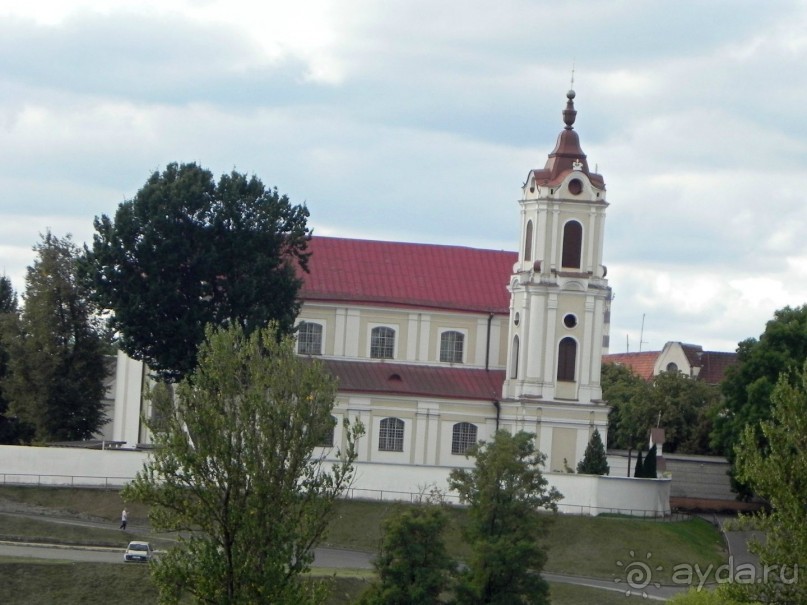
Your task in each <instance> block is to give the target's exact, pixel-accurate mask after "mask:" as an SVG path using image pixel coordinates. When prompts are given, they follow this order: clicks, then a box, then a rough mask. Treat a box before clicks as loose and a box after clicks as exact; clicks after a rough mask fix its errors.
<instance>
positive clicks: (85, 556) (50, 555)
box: [0, 513, 756, 601]
mask: <svg viewBox="0 0 807 605" xmlns="http://www.w3.org/2000/svg"><path fill="white" fill-rule="evenodd" d="M6 514H8V513H6ZM19 516H26V517H34V518H39V519H41V518H42V517H41V516H39V515H27V514H24V513H23V514H19ZM48 520H49V521H52V522H57V523H64V524H70V525H80V526H87V527H105V528H109V527H110V523H109V522H98V521H86V520H79V519H60V518H49V519H48ZM145 529H146V531H148V529H147V528H145ZM721 529H724V532H725V528H722V527H721ZM749 534H750V532H749V533H746V532H731V531H729V532H725V533H724V535H725V536H726V542H727V546H728V548H729V553H730V554H731V556H732V558H733V561H734V565H735V566H736V565H738V564H741V563H746V562H752V563H753V562H756V557H754V555H750V553H748V550H747V548H746V545H745V542H746V540H747V538H748V537H750V536H749ZM0 556H4V557H31V558H42V559H60V560H69V561H88V562H99V563H121V564H122V563H123V548H119V549H118V548H81V547H78V548H77V547H61V546H57V545H35V544H26V545H22V544H18V543H9V542H5V543H2V542H0ZM372 559H373V555H371V554H368V553H365V552H359V551H351V550H343V549H337V548H318V549H317V550H316V551H315V557H314V566H315V567H326V568H334V569H338V568H341V569H371V568H372ZM543 576H544V578H546V579H547V580H548V581H550V582H559V583H563V584H574V585H577V586H586V587H589V588H596V589H600V590H608V591H613V592H620V593H623V594H626V595H627V593H628V592H629V593H630V594H629V595H628V596H631V597H639V598H643V599H648V600H654V601H666V600H667V599H669V598H670V597H672V596H673V595H674V594H676V593H678V592H681V591H682V590H687V588H688V587H686V586H655V585H654V584H649V585H648V586H644V587H641V588H640V589H637V588H636V587H634V588H631V587H630V586H627V585H626V584H625V583H624V582H615V581H613V580H602V579H595V578H583V577H578V576H567V575H561V574H552V573H544V574H543ZM710 579H711V578H710ZM631 600H632V599H631Z"/></svg>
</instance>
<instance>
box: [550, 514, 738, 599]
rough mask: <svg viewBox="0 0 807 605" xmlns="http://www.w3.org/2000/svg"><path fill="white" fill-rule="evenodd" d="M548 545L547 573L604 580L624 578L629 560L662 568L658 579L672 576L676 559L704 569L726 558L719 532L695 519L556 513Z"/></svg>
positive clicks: (666, 578) (656, 577)
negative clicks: (578, 515) (577, 515)
mask: <svg viewBox="0 0 807 605" xmlns="http://www.w3.org/2000/svg"><path fill="white" fill-rule="evenodd" d="M547 547H548V554H549V559H548V560H547V563H546V567H545V569H546V570H547V571H552V572H556V573H564V574H571V575H578V576H587V577H592V578H603V579H611V578H614V577H621V576H623V575H624V565H627V564H629V563H630V562H631V561H634V560H635V561H638V560H641V561H643V562H645V563H646V564H648V565H650V566H651V567H652V568H653V569H654V570H656V568H657V567H661V568H662V569H661V570H656V571H654V573H653V577H654V579H657V580H658V581H661V582H662V583H664V582H666V581H669V580H671V578H672V569H673V567H674V566H675V565H678V564H680V563H690V564H693V565H694V564H695V563H698V564H699V565H700V566H701V568H702V569H705V568H706V567H707V566H708V565H710V564H714V565H720V564H721V563H723V562H725V561H726V553H725V551H724V547H723V538H722V536H721V535H720V533H719V532H718V531H717V529H716V528H715V527H714V526H712V524H710V523H708V522H707V521H704V520H703V519H700V518H697V517H696V518H693V519H690V520H688V521H675V522H659V521H649V520H638V519H628V518H621V517H620V518H615V517H596V518H594V517H571V516H567V515H556V516H555V519H554V522H553V523H552V526H551V527H550V529H549V535H548V537H547ZM631 551H632V552H633V555H631ZM648 554H649V555H650V557H649V558H648V557H647V555H648ZM617 561H621V562H622V563H623V566H622V567H620V566H619V565H617Z"/></svg>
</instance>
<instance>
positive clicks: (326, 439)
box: [317, 416, 336, 447]
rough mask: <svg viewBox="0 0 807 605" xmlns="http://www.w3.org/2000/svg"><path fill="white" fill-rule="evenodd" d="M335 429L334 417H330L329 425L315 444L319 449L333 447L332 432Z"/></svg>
mask: <svg viewBox="0 0 807 605" xmlns="http://www.w3.org/2000/svg"><path fill="white" fill-rule="evenodd" d="M335 429H336V417H335V416H331V425H330V427H328V428H326V429H325V430H324V431H323V433H322V436H321V437H320V439H319V442H318V443H317V446H319V447H333V436H334V430H335Z"/></svg>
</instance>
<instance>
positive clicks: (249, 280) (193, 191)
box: [85, 164, 309, 381]
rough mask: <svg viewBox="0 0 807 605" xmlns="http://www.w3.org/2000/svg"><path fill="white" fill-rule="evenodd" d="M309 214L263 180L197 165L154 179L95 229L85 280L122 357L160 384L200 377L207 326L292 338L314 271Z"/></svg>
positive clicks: (180, 167) (171, 166)
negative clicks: (306, 274) (307, 276)
mask: <svg viewBox="0 0 807 605" xmlns="http://www.w3.org/2000/svg"><path fill="white" fill-rule="evenodd" d="M307 218H308V210H307V209H306V208H305V206H299V205H292V204H291V202H290V201H289V199H288V197H286V196H285V195H282V196H281V195H280V194H279V193H278V192H277V190H276V189H267V188H266V187H265V186H264V185H263V183H262V182H261V181H260V180H259V179H258V178H256V177H254V176H253V177H249V178H248V177H247V176H246V175H243V174H239V173H237V172H232V173H231V174H228V175H227V174H225V175H222V176H221V178H220V179H219V180H218V182H215V181H214V178H213V175H212V173H211V172H210V171H208V170H206V169H204V168H201V167H199V166H197V165H196V164H179V165H178V164H169V165H168V166H167V167H166V169H165V170H164V171H163V172H162V173H159V172H155V173H154V174H152V175H151V177H150V178H149V179H148V181H147V182H146V184H145V185H144V186H143V187H142V188H141V189H140V190H139V191H138V192H137V194H136V195H135V197H134V199H132V200H129V201H126V202H124V203H122V204H121V205H120V206H119V208H118V210H117V212H116V213H115V217H114V220H113V219H110V218H109V217H107V216H101V217H100V218H96V219H95V223H94V224H95V230H96V233H95V235H94V238H93V245H92V248H91V249H87V250H86V252H85V256H86V262H85V275H86V276H87V279H89V281H90V282H91V283H92V288H93V291H94V293H95V300H96V301H97V302H98V304H99V305H100V306H101V307H102V308H104V309H109V310H111V311H112V312H113V315H112V318H111V325H112V327H113V328H114V330H115V331H116V332H117V333H118V334H119V336H120V346H121V348H122V349H123V350H124V351H125V352H126V353H127V354H128V355H130V356H131V357H133V358H134V359H139V360H142V361H144V362H145V363H146V364H147V365H148V367H149V368H150V369H151V370H152V371H153V372H154V373H156V374H157V375H159V376H160V377H162V378H163V379H166V380H169V381H178V380H180V379H181V378H182V377H183V376H185V375H187V374H188V373H189V372H190V371H192V370H193V368H194V366H195V364H196V351H197V349H198V346H199V344H200V343H201V342H202V340H203V339H204V328H205V325H207V324H213V325H217V326H219V325H228V324H230V323H236V324H238V325H240V326H241V327H242V328H243V329H244V330H245V331H246V332H247V333H249V332H251V331H252V330H254V329H256V328H262V327H264V326H266V325H267V323H268V322H269V321H275V322H276V324H277V325H278V326H279V329H280V331H281V332H282V333H285V332H289V331H290V330H291V329H292V328H293V325H294V319H295V317H296V315H297V312H298V310H299V305H298V302H297V293H298V290H299V287H300V284H301V281H300V279H299V277H298V268H299V269H301V270H305V269H306V267H307V261H308V253H307V252H306V249H307V241H308V237H309V230H308V228H307V226H306V221H307Z"/></svg>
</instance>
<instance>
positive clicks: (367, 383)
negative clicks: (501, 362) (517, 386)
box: [322, 359, 505, 401]
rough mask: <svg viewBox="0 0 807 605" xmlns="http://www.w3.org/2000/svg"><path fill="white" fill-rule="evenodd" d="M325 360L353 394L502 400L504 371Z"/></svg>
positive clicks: (342, 390) (326, 364) (332, 371)
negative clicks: (500, 398)
mask: <svg viewBox="0 0 807 605" xmlns="http://www.w3.org/2000/svg"><path fill="white" fill-rule="evenodd" d="M322 363H323V364H324V366H325V368H326V369H327V370H328V371H329V372H330V373H331V374H332V375H334V376H336V377H338V378H339V390H340V391H341V392H350V393H367V394H383V395H405V396H428V397H438V398H446V399H464V400H483V401H493V400H496V399H499V397H500V395H501V392H502V384H503V383H504V378H505V373H504V370H482V369H475V368H460V367H435V366H425V365H410V364H402V363H387V362H369V363H368V362H366V361H345V360H341V359H323V360H322Z"/></svg>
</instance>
